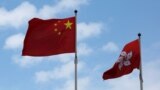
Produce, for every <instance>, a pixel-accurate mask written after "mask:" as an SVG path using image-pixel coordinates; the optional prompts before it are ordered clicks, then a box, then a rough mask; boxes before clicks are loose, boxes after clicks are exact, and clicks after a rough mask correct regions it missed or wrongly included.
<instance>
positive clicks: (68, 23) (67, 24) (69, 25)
mask: <svg viewBox="0 0 160 90" xmlns="http://www.w3.org/2000/svg"><path fill="white" fill-rule="evenodd" d="M72 24H73V23H71V22H70V21H69V20H68V21H67V22H66V23H64V25H65V26H66V29H71V25H72Z"/></svg>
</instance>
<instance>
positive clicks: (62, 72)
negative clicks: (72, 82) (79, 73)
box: [35, 61, 84, 83]
mask: <svg viewBox="0 0 160 90" xmlns="http://www.w3.org/2000/svg"><path fill="white" fill-rule="evenodd" d="M83 67H84V63H81V62H80V63H79V64H78V70H81V69H82V68H83ZM73 72H74V62H73V61H70V62H68V63H65V64H62V65H61V66H60V67H57V68H54V69H53V70H49V71H39V72H36V73H35V78H36V82H37V83H46V82H49V81H53V80H57V79H70V78H71V76H72V74H73Z"/></svg>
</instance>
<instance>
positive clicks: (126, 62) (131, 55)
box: [103, 39, 140, 80]
mask: <svg viewBox="0 0 160 90" xmlns="http://www.w3.org/2000/svg"><path fill="white" fill-rule="evenodd" d="M139 66H140V44H139V39H136V40H134V41H132V42H129V43H128V44H126V45H125V46H124V48H123V50H122V52H121V54H120V56H119V58H118V60H117V61H116V62H115V64H114V65H113V67H112V68H111V69H109V70H107V71H106V72H104V73H103V80H107V79H113V78H118V77H121V76H123V75H126V74H129V73H131V72H132V71H133V70H134V69H135V68H137V69H139V68H140V67H139Z"/></svg>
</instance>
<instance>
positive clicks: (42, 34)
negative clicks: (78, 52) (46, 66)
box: [22, 17, 76, 56]
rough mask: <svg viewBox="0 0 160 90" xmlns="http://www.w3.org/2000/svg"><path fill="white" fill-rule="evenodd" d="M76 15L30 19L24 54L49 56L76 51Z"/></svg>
mask: <svg viewBox="0 0 160 90" xmlns="http://www.w3.org/2000/svg"><path fill="white" fill-rule="evenodd" d="M75 24H76V23H75V17H69V18H64V19H49V20H42V19H38V18H33V19H31V20H30V21H29V27H28V31H27V33H26V37H25V39H24V47H23V51H22V55H23V56H49V55H56V54H61V53H73V52H75V41H76V40H75V39H76V38H75V37H76V36H75V35H76V29H75Z"/></svg>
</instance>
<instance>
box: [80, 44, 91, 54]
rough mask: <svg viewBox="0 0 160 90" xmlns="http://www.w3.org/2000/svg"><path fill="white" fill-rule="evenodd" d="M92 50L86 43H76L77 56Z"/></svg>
mask: <svg viewBox="0 0 160 90" xmlns="http://www.w3.org/2000/svg"><path fill="white" fill-rule="evenodd" d="M92 52H93V50H92V49H91V48H90V47H89V46H87V44H85V43H80V44H79V45H78V55H79V56H83V55H89V54H90V53H92Z"/></svg>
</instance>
